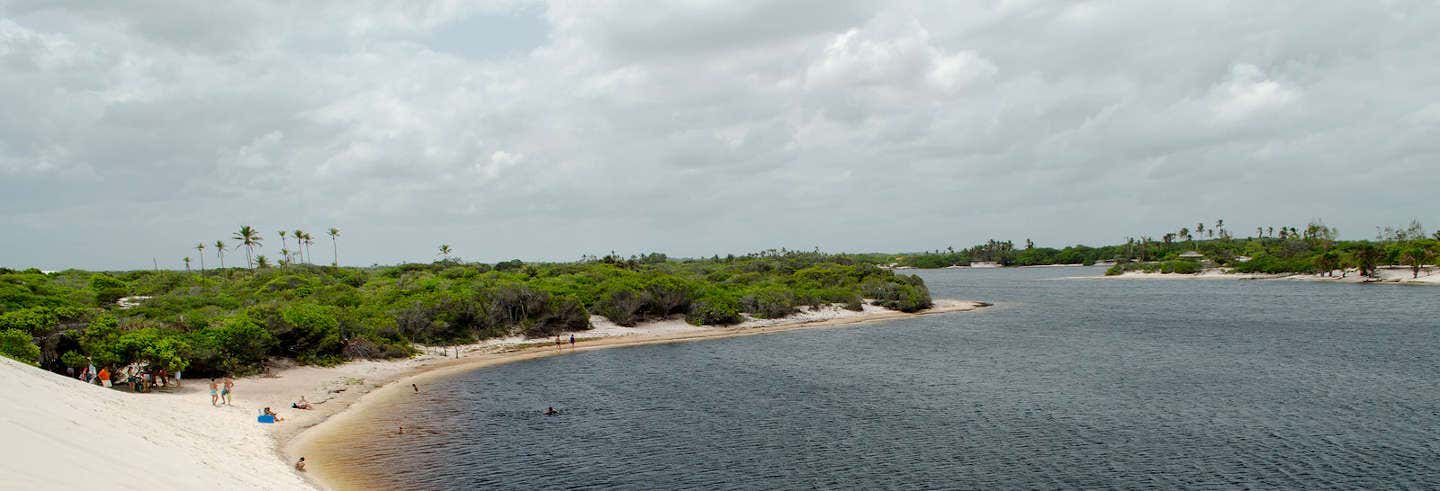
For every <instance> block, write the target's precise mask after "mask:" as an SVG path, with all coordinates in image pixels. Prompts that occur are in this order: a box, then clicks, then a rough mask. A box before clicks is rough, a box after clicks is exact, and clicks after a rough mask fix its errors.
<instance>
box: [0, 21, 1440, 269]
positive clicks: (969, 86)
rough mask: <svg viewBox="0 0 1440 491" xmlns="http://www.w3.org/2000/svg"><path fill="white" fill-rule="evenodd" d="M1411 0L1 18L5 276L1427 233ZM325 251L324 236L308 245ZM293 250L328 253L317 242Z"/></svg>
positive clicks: (1435, 48) (1424, 101) (1433, 100)
mask: <svg viewBox="0 0 1440 491" xmlns="http://www.w3.org/2000/svg"><path fill="white" fill-rule="evenodd" d="M1435 32H1440V8H1437V5H1436V4H1434V3H1433V2H1422V1H1414V2H1406V1H1394V2H1377V3H1375V4H1365V5H1359V4H1353V3H1346V2H1286V1H1280V2H1263V3H1255V2H1234V3H1227V2H1218V3H1217V2H1139V1H1135V2H1125V1H1116V2H1039V1H994V2H964V3H958V4H955V3H947V2H915V3H903V2H902V3H897V2H870V1H823V2H822V1H813V2H812V1H789V2H774V3H771V2H754V1H738V2H737V1H726V2H698V3H690V4H687V5H685V6H684V7H680V6H669V5H661V4H657V3H655V2H613V3H612V2H554V3H530V2H514V3H504V2H500V3H495V2H492V3H486V4H484V5H472V4H469V3H462V2H436V3H425V4H411V3H405V2H380V1H376V2H353V1H347V2H333V3H330V2H302V3H301V4H300V5H296V4H294V3H293V2H264V1H260V2H248V3H243V4H234V5H229V4H212V3H196V4H183V3H182V4H178V5H173V4H168V3H161V2H54V1H47V2H28V1H6V0H0V107H3V108H4V110H3V111H0V195H3V196H4V199H3V200H0V230H4V232H3V233H0V265H8V266H32V265H33V266H39V267H44V268H50V269H55V268H63V267H71V266H74V267H88V268H139V267H149V265H150V262H151V258H152V257H154V258H158V261H159V262H160V263H161V265H162V267H165V266H168V267H178V266H179V264H180V263H179V261H180V258H181V257H183V256H186V255H193V254H194V251H193V250H191V247H192V246H193V245H194V244H195V243H197V242H201V241H204V242H206V243H211V242H214V240H215V239H220V238H228V237H229V235H230V233H231V232H233V230H234V229H237V228H238V227H239V226H240V225H242V224H248V225H254V226H256V227H258V228H259V229H260V230H262V231H265V232H266V233H267V235H269V237H267V239H268V241H269V242H277V244H269V245H267V246H266V247H265V249H264V251H265V252H266V253H268V254H270V255H272V256H274V255H277V251H278V249H279V246H278V236H275V234H274V233H273V232H274V231H276V230H281V229H285V230H293V229H295V228H304V229H307V230H311V231H312V233H315V234H316V235H317V236H319V233H318V232H320V231H322V230H323V229H325V228H328V227H330V226H337V227H339V228H341V229H342V231H343V235H342V237H341V241H342V243H341V259H342V262H345V263H348V264H370V263H377V262H378V263H390V262H396V261H402V260H428V259H430V258H432V257H433V254H434V250H435V247H436V246H437V245H439V244H441V243H448V244H451V245H452V246H454V248H455V249H456V250H457V252H458V253H459V255H461V256H463V257H465V258H468V259H478V260H486V261H494V260H499V259H506V258H511V257H519V258H524V259H552V260H568V259H573V258H576V257H578V256H579V255H580V254H586V253H605V252H608V251H610V250H616V251H619V252H622V253H633V252H641V251H652V250H653V251H664V252H669V253H671V254H673V255H690V256H694V255H706V256H708V255H710V254H715V253H719V254H725V253H728V252H744V251H749V250H756V249H762V248H769V247H781V246H784V247H791V248H801V249H810V248H812V247H820V248H822V249H825V250H832V251H869V250H916V249H934V248H942V247H944V246H947V245H955V246H962V245H968V244H970V243H974V242H979V241H983V240H985V239H987V238H991V237H994V238H1000V239H1010V240H1016V241H1023V240H1024V239H1025V238H1031V239H1033V240H1035V242H1037V243H1040V244H1045V245H1057V246H1058V245H1065V244H1069V243H1077V242H1085V243H1092V244H1093V243H1102V242H1115V241H1123V239H1124V237H1125V236H1128V235H1138V234H1152V235H1157V236H1158V235H1160V234H1161V233H1163V232H1164V231H1167V230H1170V229H1173V228H1178V227H1179V226H1182V225H1186V224H1189V225H1193V223H1194V222H1196V221H1201V220H1204V221H1207V222H1211V221H1213V220H1214V219H1216V218H1223V219H1225V220H1226V222H1227V223H1229V224H1231V227H1232V228H1234V229H1235V230H1237V231H1241V232H1243V231H1246V230H1253V228H1254V227H1255V226H1259V225H1279V224H1282V223H1283V224H1292V225H1303V222H1304V221H1306V220H1309V219H1311V218H1315V217H1323V218H1325V219H1326V221H1327V222H1328V223H1330V224H1332V225H1336V226H1338V227H1339V228H1340V229H1341V232H1342V234H1343V235H1347V236H1352V237H1365V236H1369V235H1371V232H1372V231H1373V227H1374V226H1375V225H1383V224H1391V223H1399V222H1403V221H1408V220H1409V219H1410V218H1420V219H1421V220H1422V221H1427V220H1428V222H1430V224H1431V225H1436V224H1440V208H1436V207H1435V206H1434V203H1435V199H1434V196H1435V192H1436V189H1437V188H1440V160H1437V159H1440V98H1437V95H1436V91H1435V88H1436V87H1440V66H1437V65H1435V64H1434V63H1432V61H1433V60H1437V59H1440V37H1437V36H1435V35H1434V33H1435ZM317 249H318V247H317ZM317 259H326V260H328V254H319V253H318V251H317Z"/></svg>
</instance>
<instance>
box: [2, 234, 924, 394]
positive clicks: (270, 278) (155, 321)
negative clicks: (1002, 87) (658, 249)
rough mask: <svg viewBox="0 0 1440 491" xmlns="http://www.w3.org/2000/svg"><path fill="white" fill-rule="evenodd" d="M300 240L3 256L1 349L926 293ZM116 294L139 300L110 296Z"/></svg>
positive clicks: (227, 360) (328, 342)
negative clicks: (375, 255)
mask: <svg viewBox="0 0 1440 491" xmlns="http://www.w3.org/2000/svg"><path fill="white" fill-rule="evenodd" d="M329 235H330V236H331V238H332V239H334V238H335V237H336V236H338V235H339V232H338V230H335V231H332V233H331V234H329ZM307 237H308V235H307V234H305V233H304V232H303V231H299V230H297V231H293V232H289V233H287V234H285V236H284V237H283V240H285V241H287V242H288V241H291V240H296V241H299V243H298V244H282V245H283V246H284V247H285V249H287V251H286V252H285V253H282V255H281V257H282V259H281V260H280V261H278V262H277V263H276V265H274V266H271V265H270V263H269V261H268V260H267V259H266V258H265V257H264V256H263V255H258V254H255V253H254V252H257V251H254V249H256V248H260V247H261V245H260V243H261V242H262V239H261V238H260V237H259V236H258V232H256V231H255V229H254V228H251V227H244V228H242V229H241V230H240V231H239V232H237V233H236V234H235V238H236V240H237V241H239V242H240V244H241V248H243V249H244V250H245V252H246V255H247V258H246V259H247V265H250V266H252V268H249V269H241V268H224V267H221V268H218V269H217V268H206V269H205V270H204V272H203V273H201V272H182V271H124V272H88V271H78V270H68V271H62V272H57V273H48V274H47V273H42V272H40V271H38V270H34V269H31V270H26V271H14V270H6V269H0V333H3V335H0V350H3V351H0V352H3V353H4V355H5V356H9V357H12V358H16V359H19V360H21V361H24V362H27V363H32V364H39V365H40V366H43V367H45V368H47V369H51V370H57V371H63V370H64V368H65V367H66V366H72V367H73V366H77V365H78V366H84V365H86V364H88V362H89V361H93V362H94V363H95V364H96V365H97V366H101V365H112V366H113V365H119V364H126V363H130V362H143V363H148V364H150V365H152V366H154V367H156V368H164V369H166V370H170V371H172V372H173V371H182V370H183V371H186V372H187V373H188V374H194V376H197V377H198V376H206V375H213V374H221V373H247V372H253V371H255V370H257V369H259V368H260V367H261V366H263V363H264V362H265V360H266V359H268V358H271V357H284V358H293V359H295V360H298V361H299V362H301V363H306V364H319V365H326V364H333V363H338V362H341V361H344V360H347V359H355V358H390V357H403V356H408V355H410V354H412V353H414V347H413V346H414V343H421V344H434V345H443V344H456V343H465V342H473V341H476V340H480V339H485V338H492V337H498V336H509V335H516V334H523V335H527V336H532V337H545V336H553V335H556V334H559V333H561V332H565V331H575V330H584V329H589V328H590V327H591V326H590V320H589V319H590V315H591V314H592V313H594V314H599V315H604V316H606V317H608V318H609V319H611V320H612V321H614V322H616V323H618V324H621V325H635V324H636V323H639V322H643V321H647V320H653V319H660V318H665V317H668V316H684V318H685V319H686V320H687V321H689V322H691V323H695V324H711V325H726V324H735V323H738V322H740V321H742V320H743V317H742V313H746V314H749V315H753V316H756V317H764V318H775V317H783V316H786V315H789V314H792V313H794V312H796V311H797V310H798V309H799V307H801V306H807V305H822V304H844V305H845V306H846V307H847V308H851V309H855V310H859V309H860V308H861V304H862V302H863V300H862V298H868V299H872V300H873V301H874V302H875V303H876V304H879V305H884V306H886V307H889V308H893V309H899V310H904V311H907V312H914V311H917V310H921V309H925V308H928V307H930V306H931V300H930V293H929V290H928V289H926V287H925V284H924V282H922V281H921V280H920V279H919V278H918V277H914V276H905V275H896V274H894V273H892V272H891V271H889V270H886V269H883V268H880V267H878V266H876V265H875V264H873V262H872V261H869V260H867V257H866V256H848V255H829V254H822V253H819V252H804V253H802V252H790V251H783V250H782V251H767V252H765V253H759V254H752V255H748V256H744V257H733V256H732V257H727V258H723V259H722V258H719V257H715V258H712V259H708V260H671V259H669V258H667V257H665V255H663V254H647V255H644V256H638V257H631V258H628V259H626V258H621V257H618V256H615V255H613V254H612V255H609V256H606V257H604V258H596V257H589V258H586V260H584V261H581V262H577V263H554V264H527V263H524V262H521V261H519V260H513V261H505V262H501V263H498V264H495V265H489V264H478V263H465V262H462V261H460V260H458V259H455V258H454V257H453V255H452V254H453V252H454V251H453V250H452V249H451V248H450V247H449V246H442V247H441V248H440V249H439V252H440V256H441V257H442V258H443V259H441V260H439V261H436V262H434V263H430V264H402V265H398V266H387V267H374V268H340V267H333V266H313V265H308V264H306V263H308V262H309V260H308V258H307V257H305V254H304V252H303V251H304V250H305V249H304V246H305V245H306V238H307ZM291 247H294V248H295V249H296V250H295V251H293V254H292V252H291V251H289V250H288V249H290V248H291ZM207 248H209V246H204V247H201V246H197V247H195V248H194V249H195V250H197V251H203V250H205V249H207ZM226 249H227V247H226V245H225V243H224V242H223V241H221V242H218V243H216V244H215V245H214V250H215V251H216V253H217V259H222V260H223V257H224V256H223V254H224V252H225V251H226ZM332 254H333V244H332ZM332 260H333V256H332ZM122 297H131V298H128V299H127V300H126V302H125V303H126V304H133V306H132V307H129V308H125V307H122V306H120V305H118V304H117V301H118V300H119V299H121V298H122Z"/></svg>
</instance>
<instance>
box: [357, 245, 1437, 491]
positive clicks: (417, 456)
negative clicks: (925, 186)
mask: <svg viewBox="0 0 1440 491" xmlns="http://www.w3.org/2000/svg"><path fill="white" fill-rule="evenodd" d="M1101 271H1102V270H1101V269H1100V268H1035V269H975V270H931V271H918V272H917V273H918V274H920V275H921V276H923V277H924V279H925V280H926V283H927V284H928V285H929V286H930V288H931V290H932V293H933V295H934V297H936V298H964V299H977V300H984V301H990V302H995V303H996V305H995V306H994V307H992V308H989V309H983V310H981V311H977V312H970V313H959V314H946V315H934V316H922V317H916V318H910V319H903V320H898V321H888V322H883V323H874V324H865V325H856V326H844V327H838V328H827V329H814V330H796V331H787V332H782V333H776V334H769V335H763V336H746V337H735V338H725V339H717V340H709V341H703V342H689V343H675V344H663V345H648V346H636V347H625V348H615V349H606V350H596V351H584V352H579V353H576V354H572V355H566V356H559V357H549V358H542V359H536V360H530V361H525V362H520V363H514V364H509V365H502V366H497V367H491V368H485V369H479V370H474V371H469V372H464V373H460V374H457V375H453V376H450V377H448V378H444V379H442V380H439V381H437V382H434V383H432V384H430V385H428V386H425V387H423V390H422V392H421V393H420V394H407V397H396V398H394V399H393V400H389V401H384V402H383V403H381V404H376V405H374V406H372V407H368V408H366V409H365V413H363V414H360V415H357V416H359V417H358V418H357V419H358V421H359V423H358V424H350V425H347V428H345V435H344V440H345V445H344V450H343V451H340V452H334V453H333V455H332V456H331V458H334V459H336V460H337V462H335V463H336V464H338V465H340V466H342V467H343V468H344V469H345V470H346V473H347V474H349V475H350V476H351V478H352V479H354V480H353V481H348V482H349V484H351V485H357V484H362V483H363V485H364V486H365V487H383V488H393V489H457V488H475V487H501V488H537V487H541V488H555V487H566V488H647V489H650V488H665V489H672V488H723V489H775V488H817V487H823V488H877V487H885V488H921V487H941V488H996V487H1004V488H1088V487H1157V486H1164V487H1179V486H1184V487H1199V486H1214V487H1305V488H1374V487H1431V486H1436V485H1440V444H1437V440H1440V439H1437V437H1440V409H1437V408H1440V361H1437V360H1440V343H1437V341H1440V321H1437V319H1440V289H1437V288H1434V287H1426V286H1402V285H1354V284H1317V283H1310V282H1292V281H1238V280H1175V281H1156V280H1124V279H1121V280H1115V279H1067V278H1069V277H1075V276H1098V275H1099V274H1101ZM546 406H555V407H556V408H557V409H559V410H560V411H561V412H562V415H561V416H558V417H544V416H541V415H540V410H541V409H544V408H545V407H546ZM399 425H404V426H405V427H406V432H405V433H404V434H398V433H397V432H396V431H395V430H396V428H397V426H399ZM339 484H343V483H339Z"/></svg>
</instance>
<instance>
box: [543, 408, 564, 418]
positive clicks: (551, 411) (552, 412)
mask: <svg viewBox="0 0 1440 491" xmlns="http://www.w3.org/2000/svg"><path fill="white" fill-rule="evenodd" d="M558 414H560V411H556V410H555V406H550V407H548V408H545V415H546V416H555V415H558Z"/></svg>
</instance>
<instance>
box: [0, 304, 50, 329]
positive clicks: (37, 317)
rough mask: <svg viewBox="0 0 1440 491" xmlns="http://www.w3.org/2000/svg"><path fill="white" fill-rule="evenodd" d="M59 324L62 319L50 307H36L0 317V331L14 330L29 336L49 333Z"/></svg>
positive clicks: (7, 313)
mask: <svg viewBox="0 0 1440 491" xmlns="http://www.w3.org/2000/svg"><path fill="white" fill-rule="evenodd" d="M59 324H60V318H59V317H58V316H56V315H55V312H54V311H53V310H51V309H49V308H48V307H34V308H29V309H24V310H16V311H13V312H6V313H4V314H3V315H0V330H10V329H14V330H17V331H21V332H24V333H26V334H29V335H39V334H43V333H46V332H49V331H50V330H52V329H54V328H55V326H57V325H59Z"/></svg>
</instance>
